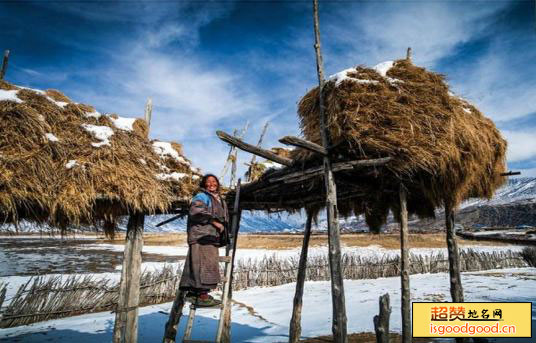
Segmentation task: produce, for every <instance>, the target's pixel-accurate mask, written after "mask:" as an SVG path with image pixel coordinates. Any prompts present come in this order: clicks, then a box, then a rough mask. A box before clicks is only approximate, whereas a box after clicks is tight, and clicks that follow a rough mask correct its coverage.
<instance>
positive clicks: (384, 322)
mask: <svg viewBox="0 0 536 343" xmlns="http://www.w3.org/2000/svg"><path fill="white" fill-rule="evenodd" d="M390 316H391V306H390V304H389V293H385V294H384V295H382V296H381V297H380V315H376V316H374V330H375V331H376V343H389V317H390Z"/></svg>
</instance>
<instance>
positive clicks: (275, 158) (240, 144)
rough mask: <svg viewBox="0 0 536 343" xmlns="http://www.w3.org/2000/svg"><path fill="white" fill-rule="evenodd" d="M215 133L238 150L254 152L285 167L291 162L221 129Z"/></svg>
mask: <svg viewBox="0 0 536 343" xmlns="http://www.w3.org/2000/svg"><path fill="white" fill-rule="evenodd" d="M216 135H217V136H218V137H219V138H220V139H221V140H222V141H224V142H226V143H229V144H231V145H233V146H235V147H237V148H238V149H240V150H244V151H247V152H250V153H252V154H255V155H257V156H261V157H264V158H266V159H267V160H270V161H273V162H276V163H279V164H282V165H285V166H287V167H288V166H290V165H291V164H292V160H291V159H289V158H285V157H281V156H278V155H277V154H275V153H273V152H271V151H268V150H265V149H261V148H257V147H256V146H253V145H251V144H248V143H246V142H244V141H242V140H241V139H238V138H236V137H233V136H231V135H229V134H227V133H225V132H223V131H216Z"/></svg>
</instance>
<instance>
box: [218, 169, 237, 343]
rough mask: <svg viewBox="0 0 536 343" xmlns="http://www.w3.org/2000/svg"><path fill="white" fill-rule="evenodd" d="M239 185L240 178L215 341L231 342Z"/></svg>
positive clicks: (220, 342) (227, 248)
mask: <svg viewBox="0 0 536 343" xmlns="http://www.w3.org/2000/svg"><path fill="white" fill-rule="evenodd" d="M240 186H241V180H240V179H238V183H237V185H236V197H235V201H234V207H233V217H232V220H231V242H230V244H228V245H227V247H226V254H225V255H229V254H231V265H230V266H229V268H227V269H226V273H225V278H226V280H227V282H226V283H225V287H224V289H223V296H222V305H223V310H222V311H221V312H220V323H219V325H218V332H217V333H216V343H231V307H232V303H231V299H232V297H233V287H232V285H233V269H234V268H233V267H234V260H235V256H236V247H237V242H238V232H239V231H240V218H241V210H240Z"/></svg>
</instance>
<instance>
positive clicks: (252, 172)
mask: <svg viewBox="0 0 536 343" xmlns="http://www.w3.org/2000/svg"><path fill="white" fill-rule="evenodd" d="M270 150H271V151H272V152H273V153H275V154H276V155H277V156H280V157H285V158H290V154H291V150H289V149H285V148H279V147H274V148H271V149H270ZM281 167H282V165H280V164H279V163H275V162H273V161H270V160H264V161H262V162H254V163H252V164H251V165H250V166H249V168H248V170H247V172H246V180H248V181H249V182H252V181H256V180H258V179H259V178H260V177H261V176H262V175H263V174H264V172H266V171H267V170H269V169H279V168H281Z"/></svg>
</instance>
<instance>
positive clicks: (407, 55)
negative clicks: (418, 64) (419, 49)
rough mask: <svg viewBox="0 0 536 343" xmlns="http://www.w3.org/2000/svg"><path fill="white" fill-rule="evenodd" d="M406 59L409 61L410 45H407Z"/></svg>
mask: <svg viewBox="0 0 536 343" xmlns="http://www.w3.org/2000/svg"><path fill="white" fill-rule="evenodd" d="M406 60H408V62H411V47H408V51H407V52H406Z"/></svg>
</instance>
